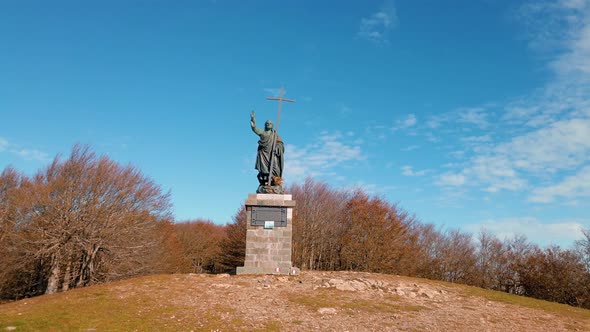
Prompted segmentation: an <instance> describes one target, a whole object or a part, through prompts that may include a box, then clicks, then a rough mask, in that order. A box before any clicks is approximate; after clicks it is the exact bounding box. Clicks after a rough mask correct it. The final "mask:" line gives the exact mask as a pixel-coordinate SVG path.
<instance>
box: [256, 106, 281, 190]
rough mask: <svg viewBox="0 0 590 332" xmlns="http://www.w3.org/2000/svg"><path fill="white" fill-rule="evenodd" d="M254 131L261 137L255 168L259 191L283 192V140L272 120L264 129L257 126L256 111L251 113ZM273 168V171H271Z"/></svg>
mask: <svg viewBox="0 0 590 332" xmlns="http://www.w3.org/2000/svg"><path fill="white" fill-rule="evenodd" d="M250 126H251V127H252V131H253V132H254V133H255V134H256V135H258V136H259V137H260V140H258V153H257V155H256V165H255V168H256V170H258V181H259V183H260V185H259V186H258V190H257V191H256V192H258V193H276V194H282V193H283V188H282V177H283V165H284V161H285V160H284V152H285V147H284V145H283V141H282V140H281V138H280V137H279V135H278V134H277V133H276V131H275V130H274V129H273V124H272V121H270V120H268V121H266V123H265V124H264V130H262V129H259V128H256V119H255V118H254V112H252V113H251V114H250ZM271 168H272V172H271Z"/></svg>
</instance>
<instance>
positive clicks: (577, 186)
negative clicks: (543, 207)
mask: <svg viewBox="0 0 590 332" xmlns="http://www.w3.org/2000/svg"><path fill="white" fill-rule="evenodd" d="M556 197H563V198H568V199H576V198H585V197H590V166H586V167H584V168H583V169H582V170H580V171H579V172H577V173H576V174H574V175H571V176H568V177H566V178H565V179H564V180H563V181H561V182H560V183H558V184H555V185H551V186H547V187H541V188H535V189H534V190H533V191H532V193H531V196H530V197H529V200H530V201H531V202H536V203H551V202H553V201H554V200H555V198H556Z"/></svg>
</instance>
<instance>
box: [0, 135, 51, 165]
mask: <svg viewBox="0 0 590 332" xmlns="http://www.w3.org/2000/svg"><path fill="white" fill-rule="evenodd" d="M0 152H8V153H11V154H13V155H16V156H19V157H20V158H22V159H24V160H36V161H42V162H48V161H50V160H51V158H50V157H49V155H48V154H47V153H45V152H43V151H40V150H37V149H23V148H20V147H19V146H18V145H16V144H14V143H11V142H9V141H8V140H7V139H5V138H2V137H0Z"/></svg>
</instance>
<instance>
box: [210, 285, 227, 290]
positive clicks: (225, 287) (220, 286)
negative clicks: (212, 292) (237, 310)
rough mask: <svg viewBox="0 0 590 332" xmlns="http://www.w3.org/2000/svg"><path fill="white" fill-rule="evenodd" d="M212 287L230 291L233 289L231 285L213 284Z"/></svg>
mask: <svg viewBox="0 0 590 332" xmlns="http://www.w3.org/2000/svg"><path fill="white" fill-rule="evenodd" d="M211 287H213V288H223V289H228V288H230V287H231V285H229V284H212V285H211Z"/></svg>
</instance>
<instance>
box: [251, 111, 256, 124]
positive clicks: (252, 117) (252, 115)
mask: <svg viewBox="0 0 590 332" xmlns="http://www.w3.org/2000/svg"><path fill="white" fill-rule="evenodd" d="M250 125H252V127H256V120H255V119H254V111H252V113H250Z"/></svg>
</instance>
